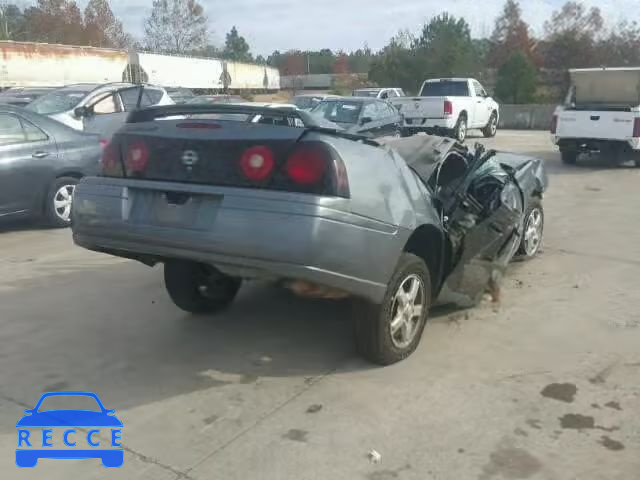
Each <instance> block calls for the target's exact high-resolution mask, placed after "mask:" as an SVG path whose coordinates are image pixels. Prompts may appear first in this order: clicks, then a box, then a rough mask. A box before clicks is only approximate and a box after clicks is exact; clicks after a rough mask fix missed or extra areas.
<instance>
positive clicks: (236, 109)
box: [127, 103, 321, 126]
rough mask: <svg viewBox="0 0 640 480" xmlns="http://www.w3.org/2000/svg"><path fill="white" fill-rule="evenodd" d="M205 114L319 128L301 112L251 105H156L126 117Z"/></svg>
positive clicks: (141, 119)
mask: <svg viewBox="0 0 640 480" xmlns="http://www.w3.org/2000/svg"><path fill="white" fill-rule="evenodd" d="M207 113H224V114H235V113H237V114H246V115H273V114H276V115H282V116H287V117H291V118H299V119H300V120H302V122H303V123H304V125H305V126H321V125H319V124H318V121H317V120H316V119H315V118H314V117H312V116H311V115H309V114H308V113H307V112H303V111H301V110H294V109H293V108H291V107H264V106H253V105H233V104H228V103H227V104H225V103H222V104H220V105H197V104H194V105H185V104H182V105H162V106H160V105H156V106H154V107H146V108H141V109H138V110H134V111H132V112H131V113H130V114H129V116H128V117H127V123H140V122H151V121H153V120H155V119H157V118H162V117H172V116H174V115H200V114H207Z"/></svg>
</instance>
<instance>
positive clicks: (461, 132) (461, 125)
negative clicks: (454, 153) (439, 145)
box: [453, 115, 467, 143]
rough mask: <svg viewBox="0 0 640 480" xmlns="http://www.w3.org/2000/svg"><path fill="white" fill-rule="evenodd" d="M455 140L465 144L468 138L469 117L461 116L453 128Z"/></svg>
mask: <svg viewBox="0 0 640 480" xmlns="http://www.w3.org/2000/svg"><path fill="white" fill-rule="evenodd" d="M453 138H454V139H456V140H457V141H458V142H460V143H464V141H465V139H466V138H467V117H465V116H464V115H460V118H458V122H457V123H456V126H455V127H454V128H453Z"/></svg>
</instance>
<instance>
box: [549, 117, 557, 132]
mask: <svg viewBox="0 0 640 480" xmlns="http://www.w3.org/2000/svg"><path fill="white" fill-rule="evenodd" d="M557 129H558V115H554V116H552V117H551V128H550V129H549V130H550V131H551V134H552V135H555V133H556V130H557Z"/></svg>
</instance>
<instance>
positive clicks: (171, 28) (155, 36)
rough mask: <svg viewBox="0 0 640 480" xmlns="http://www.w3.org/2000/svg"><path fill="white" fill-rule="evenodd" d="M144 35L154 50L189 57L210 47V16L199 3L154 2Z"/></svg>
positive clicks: (182, 0) (179, 0)
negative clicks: (190, 53) (195, 51)
mask: <svg viewBox="0 0 640 480" xmlns="http://www.w3.org/2000/svg"><path fill="white" fill-rule="evenodd" d="M144 33H145V43H146V46H147V48H149V49H151V50H154V51H158V52H164V53H189V52H191V51H193V50H195V49H198V48H203V47H205V46H206V45H207V44H208V27H207V16H206V15H205V13H204V9H203V8H202V6H201V5H200V4H199V3H198V2H197V1H196V0H153V3H152V8H151V14H150V15H149V17H148V18H147V19H146V20H145V24H144Z"/></svg>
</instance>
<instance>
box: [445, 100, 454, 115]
mask: <svg viewBox="0 0 640 480" xmlns="http://www.w3.org/2000/svg"><path fill="white" fill-rule="evenodd" d="M444 114H445V115H453V103H451V102H450V101H449V100H445V101H444Z"/></svg>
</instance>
